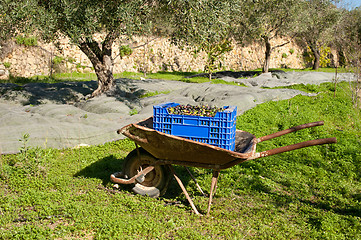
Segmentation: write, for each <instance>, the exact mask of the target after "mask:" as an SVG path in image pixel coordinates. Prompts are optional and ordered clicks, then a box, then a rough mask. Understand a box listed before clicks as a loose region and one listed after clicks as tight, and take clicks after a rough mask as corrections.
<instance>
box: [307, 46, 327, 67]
mask: <svg viewBox="0 0 361 240" xmlns="http://www.w3.org/2000/svg"><path fill="white" fill-rule="evenodd" d="M330 53H331V48H330V47H327V46H322V47H320V66H321V67H323V68H326V67H329V66H330V63H331V59H330ZM303 57H304V60H305V62H306V63H309V64H312V62H313V61H314V60H315V57H314V55H313V53H312V51H311V49H310V48H309V47H308V48H307V52H304V54H303Z"/></svg>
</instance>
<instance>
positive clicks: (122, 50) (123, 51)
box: [119, 45, 133, 58]
mask: <svg viewBox="0 0 361 240" xmlns="http://www.w3.org/2000/svg"><path fill="white" fill-rule="evenodd" d="M132 53H133V49H131V48H130V47H129V45H122V46H120V47H119V56H120V58H123V57H125V56H130V55H131V54H132Z"/></svg>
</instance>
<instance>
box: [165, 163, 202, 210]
mask: <svg viewBox="0 0 361 240" xmlns="http://www.w3.org/2000/svg"><path fill="white" fill-rule="evenodd" d="M169 167H170V169H171V171H172V173H173V176H174V178H175V180H177V182H178V184H179V186H180V188H181V189H182V191H183V193H184V195H185V196H186V198H187V200H188V202H189V204H190V205H191V207H192V209H193V211H194V212H195V213H196V214H197V215H199V214H200V213H199V212H198V210H197V208H196V206H194V203H193V201H192V199H191V198H190V197H189V194H188V192H187V190H186V188H185V187H184V185H183V183H182V181H181V180H180V178H179V177H178V176H177V175H176V174H175V171H174V169H173V166H172V165H169Z"/></svg>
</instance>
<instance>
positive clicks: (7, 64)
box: [3, 62, 11, 68]
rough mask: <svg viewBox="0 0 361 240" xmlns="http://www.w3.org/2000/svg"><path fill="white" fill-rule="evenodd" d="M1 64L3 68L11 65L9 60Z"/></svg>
mask: <svg viewBox="0 0 361 240" xmlns="http://www.w3.org/2000/svg"><path fill="white" fill-rule="evenodd" d="M3 65H4V67H5V68H10V67H11V63H9V62H3Z"/></svg>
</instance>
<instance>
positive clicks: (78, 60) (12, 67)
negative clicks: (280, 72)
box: [0, 36, 304, 78]
mask: <svg viewBox="0 0 361 240" xmlns="http://www.w3.org/2000/svg"><path fill="white" fill-rule="evenodd" d="M99 38H101V36H99ZM282 42H283V40H282V39H278V40H276V41H274V42H273V44H280V43H282ZM124 44H127V45H129V46H130V47H131V48H132V49H133V53H132V54H131V55H130V56H125V57H123V58H120V57H119V56H118V54H119V45H120V43H115V44H114V46H113V49H114V51H113V58H114V59H115V60H114V63H115V64H114V73H118V72H123V71H129V72H147V73H149V72H158V71H203V70H204V66H205V60H206V57H205V54H204V53H199V54H197V55H195V54H194V53H193V52H192V51H190V50H188V51H187V50H181V49H179V48H178V47H176V46H174V45H172V44H170V42H169V41H168V40H167V39H164V38H144V37H143V38H136V39H133V40H132V41H128V42H125V43H124V42H123V43H122V45H124ZM302 53H303V49H301V48H300V47H299V46H297V44H295V43H294V42H291V43H289V44H287V45H285V46H283V47H281V48H277V49H276V50H275V51H274V52H273V54H272V59H271V65H270V67H271V68H279V67H289V68H303V67H304V60H303V57H302ZM55 56H57V59H58V60H59V59H63V61H61V62H60V63H57V64H55V65H54V64H52V62H53V60H54V58H55ZM59 57H60V58H59ZM263 59H264V46H260V45H257V44H254V45H251V46H246V47H239V46H237V45H236V46H235V47H234V49H233V50H232V51H231V52H229V53H227V54H225V56H224V57H223V59H222V61H221V69H220V70H234V71H240V70H253V69H256V68H261V66H262V63H263ZM58 62H59V61H58ZM0 63H3V64H0V75H1V74H2V75H3V78H5V77H7V76H8V74H9V73H10V74H11V75H13V76H22V77H30V76H36V75H49V74H50V73H51V72H55V71H57V72H74V71H78V72H93V70H92V66H91V63H90V61H89V60H88V58H87V57H86V56H85V55H84V54H83V53H82V52H81V51H80V50H79V49H78V48H77V47H76V46H75V45H72V44H70V43H69V41H68V40H67V39H61V40H60V41H59V43H58V44H57V46H55V45H53V44H45V43H39V45H38V46H35V47H25V46H22V45H16V44H15V46H13V49H12V51H11V52H10V53H8V54H6V56H3V57H2V59H0Z"/></svg>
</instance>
